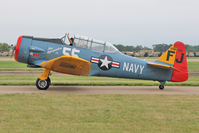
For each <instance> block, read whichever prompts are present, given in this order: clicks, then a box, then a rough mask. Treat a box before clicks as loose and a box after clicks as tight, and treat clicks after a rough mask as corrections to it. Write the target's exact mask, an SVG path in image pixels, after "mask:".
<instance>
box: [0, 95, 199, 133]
mask: <svg viewBox="0 0 199 133" xmlns="http://www.w3.org/2000/svg"><path fill="white" fill-rule="evenodd" d="M198 102H199V97H198V96H197V95H186V96H183V95H61V94H59V95H55V94H14V95H0V107H1V108H0V113H1V115H0V132H18V133H23V132H24V133H26V132H35V133H36V132H45V133H60V132H81V133H93V132H95V133H104V132H108V133H111V132H113V133H121V132H124V133H128V132H129V133H132V132H133V133H175V132H176V133H187V132H188V133H198V132H199V122H198V119H199V110H198V108H199V105H198Z"/></svg>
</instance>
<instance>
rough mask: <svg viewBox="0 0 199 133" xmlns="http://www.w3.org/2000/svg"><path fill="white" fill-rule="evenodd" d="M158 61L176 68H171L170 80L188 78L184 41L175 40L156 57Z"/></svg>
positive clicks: (184, 79) (177, 80) (176, 80)
mask: <svg viewBox="0 0 199 133" xmlns="http://www.w3.org/2000/svg"><path fill="white" fill-rule="evenodd" d="M158 61H159V62H163V63H166V64H168V65H171V66H173V67H174V68H176V70H173V72H172V77H171V81H173V82H183V81H186V80H187V79H188V76H189V75H188V68H187V58H186V48H185V45H184V43H182V42H176V43H175V44H174V45H172V46H171V47H170V48H169V49H168V50H167V51H166V52H165V53H163V54H162V56H160V57H159V58H158ZM177 70H179V71H177Z"/></svg>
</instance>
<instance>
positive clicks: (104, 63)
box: [100, 56, 112, 69]
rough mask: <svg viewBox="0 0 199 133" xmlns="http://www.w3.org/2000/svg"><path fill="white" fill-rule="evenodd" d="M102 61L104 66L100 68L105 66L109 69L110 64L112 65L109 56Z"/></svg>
mask: <svg viewBox="0 0 199 133" xmlns="http://www.w3.org/2000/svg"><path fill="white" fill-rule="evenodd" d="M100 61H101V62H102V64H101V66H100V67H103V66H105V67H106V68H107V69H109V67H108V64H110V63H111V62H112V61H109V60H108V59H107V56H106V57H105V58H104V59H100Z"/></svg>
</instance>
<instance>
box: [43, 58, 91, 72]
mask: <svg viewBox="0 0 199 133" xmlns="http://www.w3.org/2000/svg"><path fill="white" fill-rule="evenodd" d="M40 66H41V67H43V68H46V69H48V70H52V71H55V72H60V73H65V74H72V75H88V74H89V71H90V62H88V61H86V60H84V59H81V58H77V57H73V56H61V57H58V58H55V59H52V60H49V61H44V62H42V63H41V64H40Z"/></svg>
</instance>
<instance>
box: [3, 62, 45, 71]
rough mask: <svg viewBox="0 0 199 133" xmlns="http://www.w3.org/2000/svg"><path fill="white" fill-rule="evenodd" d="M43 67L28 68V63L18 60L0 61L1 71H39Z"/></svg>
mask: <svg viewBox="0 0 199 133" xmlns="http://www.w3.org/2000/svg"><path fill="white" fill-rule="evenodd" d="M38 70H43V69H41V68H28V67H27V64H24V63H19V62H16V61H0V71H38Z"/></svg>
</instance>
